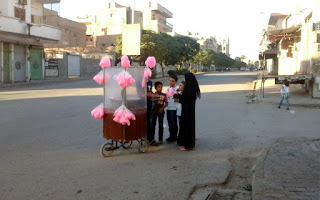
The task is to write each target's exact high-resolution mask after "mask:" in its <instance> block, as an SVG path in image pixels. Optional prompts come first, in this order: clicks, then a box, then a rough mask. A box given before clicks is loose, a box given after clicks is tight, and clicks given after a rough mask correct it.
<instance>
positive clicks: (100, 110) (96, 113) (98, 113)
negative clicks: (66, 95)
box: [91, 104, 105, 119]
mask: <svg viewBox="0 0 320 200" xmlns="http://www.w3.org/2000/svg"><path fill="white" fill-rule="evenodd" d="M104 113H105V109H104V107H103V104H100V105H99V106H97V107H95V108H94V109H93V110H92V111H91V115H92V116H93V117H94V118H96V119H103V116H104Z"/></svg>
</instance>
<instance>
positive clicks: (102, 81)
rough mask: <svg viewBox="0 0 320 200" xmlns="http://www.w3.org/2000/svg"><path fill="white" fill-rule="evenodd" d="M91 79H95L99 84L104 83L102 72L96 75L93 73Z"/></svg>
mask: <svg viewBox="0 0 320 200" xmlns="http://www.w3.org/2000/svg"><path fill="white" fill-rule="evenodd" d="M93 80H95V81H96V82H97V83H98V84H99V85H101V84H103V83H104V80H103V74H102V73H98V74H97V75H95V76H94V77H93Z"/></svg>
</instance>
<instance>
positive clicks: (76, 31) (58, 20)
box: [43, 8, 86, 48]
mask: <svg viewBox="0 0 320 200" xmlns="http://www.w3.org/2000/svg"><path fill="white" fill-rule="evenodd" d="M43 22H44V24H47V25H50V26H53V27H58V28H59V29H60V30H61V38H60V40H59V41H58V42H55V43H46V44H45V45H44V46H45V48H67V47H85V46H86V25H84V24H81V23H78V22H75V21H72V20H69V19H66V18H63V17H60V16H59V15H58V12H57V11H53V10H50V9H46V8H44V9H43Z"/></svg>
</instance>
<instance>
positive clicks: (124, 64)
mask: <svg viewBox="0 0 320 200" xmlns="http://www.w3.org/2000/svg"><path fill="white" fill-rule="evenodd" d="M121 65H122V67H124V68H126V69H128V68H129V67H130V60H129V58H128V56H122V57H121Z"/></svg>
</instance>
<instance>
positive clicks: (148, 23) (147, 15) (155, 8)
mask: <svg viewBox="0 0 320 200" xmlns="http://www.w3.org/2000/svg"><path fill="white" fill-rule="evenodd" d="M142 12H143V24H142V27H143V29H146V30H153V31H154V32H156V33H168V32H172V29H173V25H172V24H170V23H169V22H168V21H167V19H168V18H172V16H173V14H172V13H171V12H170V11H169V10H167V9H166V8H165V7H163V6H162V5H160V4H159V3H155V2H150V1H149V2H148V5H147V6H146V7H145V8H144V9H143V11H142Z"/></svg>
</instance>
